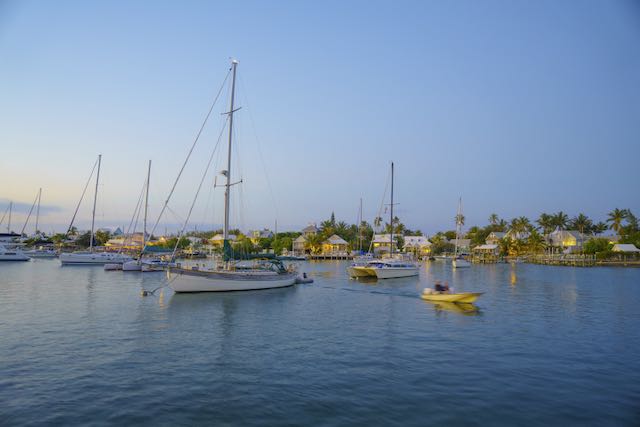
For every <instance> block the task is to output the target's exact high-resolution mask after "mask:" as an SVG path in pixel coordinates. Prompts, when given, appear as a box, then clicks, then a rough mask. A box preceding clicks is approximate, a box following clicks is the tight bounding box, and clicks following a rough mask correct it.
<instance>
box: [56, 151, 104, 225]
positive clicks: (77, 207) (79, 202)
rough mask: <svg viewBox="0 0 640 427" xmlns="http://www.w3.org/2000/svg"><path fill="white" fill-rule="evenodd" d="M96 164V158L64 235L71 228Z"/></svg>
mask: <svg viewBox="0 0 640 427" xmlns="http://www.w3.org/2000/svg"><path fill="white" fill-rule="evenodd" d="M96 166H98V159H96V162H95V163H94V164H93V169H91V174H90V175H89V179H87V183H86V184H85V185H84V190H82V195H81V196H80V200H78V205H77V206H76V210H75V212H73V217H72V218H71V224H69V228H67V232H66V233H64V234H65V236H66V235H68V234H69V232H70V231H71V228H73V222H74V221H75V220H76V215H77V214H78V209H80V204H81V203H82V199H84V194H85V193H86V192H87V187H88V186H89V182H91V178H92V177H93V172H95V170H96Z"/></svg>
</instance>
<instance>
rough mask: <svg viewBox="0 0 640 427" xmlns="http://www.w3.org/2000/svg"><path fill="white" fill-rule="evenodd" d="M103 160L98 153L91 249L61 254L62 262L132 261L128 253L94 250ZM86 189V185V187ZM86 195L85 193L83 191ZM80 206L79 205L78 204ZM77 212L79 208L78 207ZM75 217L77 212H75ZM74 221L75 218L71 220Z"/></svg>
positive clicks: (94, 263) (105, 262) (90, 240)
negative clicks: (97, 202) (97, 203)
mask: <svg viewBox="0 0 640 427" xmlns="http://www.w3.org/2000/svg"><path fill="white" fill-rule="evenodd" d="M101 162H102V154H99V155H98V173H97V174H96V190H95V193H94V195H93V212H92V214H91V237H90V239H89V251H78V252H65V253H61V254H60V264H62V265H68V264H76V265H103V264H107V263H123V262H126V261H130V260H131V259H132V258H131V257H130V256H127V255H123V254H119V253H110V252H94V251H93V238H94V227H95V219H96V201H97V200H98V183H99V181H100V164H101ZM85 190H86V187H85ZM83 196H84V193H83ZM80 201H81V202H82V198H80ZM78 206H79V205H78ZM76 212H77V209H76ZM74 217H75V214H74ZM71 222H72V223H73V220H72V221H71Z"/></svg>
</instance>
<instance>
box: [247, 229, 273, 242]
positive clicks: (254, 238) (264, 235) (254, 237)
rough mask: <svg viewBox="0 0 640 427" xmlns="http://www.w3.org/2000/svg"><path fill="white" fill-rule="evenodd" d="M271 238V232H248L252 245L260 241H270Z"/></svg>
mask: <svg viewBox="0 0 640 427" xmlns="http://www.w3.org/2000/svg"><path fill="white" fill-rule="evenodd" d="M272 237H273V231H271V230H269V229H267V228H264V229H262V230H251V231H249V240H251V243H253V244H254V245H257V244H258V243H260V239H271V238H272Z"/></svg>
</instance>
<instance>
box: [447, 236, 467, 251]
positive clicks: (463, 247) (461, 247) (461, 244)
mask: <svg viewBox="0 0 640 427" xmlns="http://www.w3.org/2000/svg"><path fill="white" fill-rule="evenodd" d="M449 243H451V244H452V245H457V246H458V252H459V253H463V254H464V253H469V251H470V250H471V239H451V240H449Z"/></svg>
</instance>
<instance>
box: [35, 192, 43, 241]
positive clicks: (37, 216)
mask: <svg viewBox="0 0 640 427" xmlns="http://www.w3.org/2000/svg"><path fill="white" fill-rule="evenodd" d="M41 198H42V188H40V190H38V208H37V209H36V233H37V232H38V220H39V219H40V199H41ZM34 234H35V233H34Z"/></svg>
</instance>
